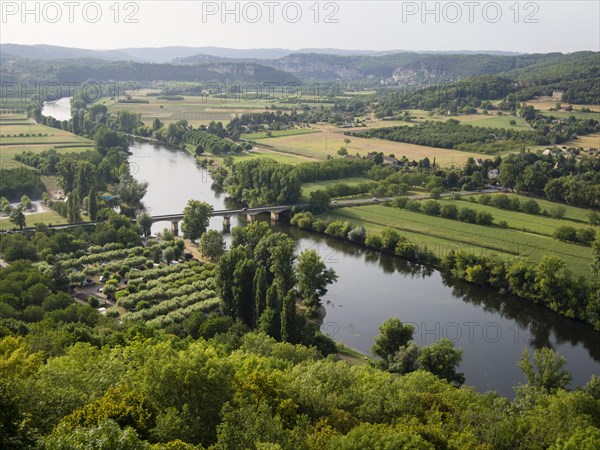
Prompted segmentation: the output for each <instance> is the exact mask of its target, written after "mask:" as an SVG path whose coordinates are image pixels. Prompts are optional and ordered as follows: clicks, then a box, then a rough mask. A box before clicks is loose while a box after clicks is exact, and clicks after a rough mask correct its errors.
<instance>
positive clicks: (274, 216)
mask: <svg viewBox="0 0 600 450" xmlns="http://www.w3.org/2000/svg"><path fill="white" fill-rule="evenodd" d="M271 220H279V213H278V212H275V211H271Z"/></svg>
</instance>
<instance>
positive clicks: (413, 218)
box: [322, 205, 593, 279]
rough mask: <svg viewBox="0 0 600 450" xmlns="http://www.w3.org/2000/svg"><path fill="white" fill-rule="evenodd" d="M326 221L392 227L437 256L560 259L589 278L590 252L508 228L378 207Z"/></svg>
mask: <svg viewBox="0 0 600 450" xmlns="http://www.w3.org/2000/svg"><path fill="white" fill-rule="evenodd" d="M322 217H323V218H324V219H327V220H342V221H346V220H347V221H349V222H351V223H352V224H354V225H358V226H360V225H363V226H364V227H365V228H366V229H367V230H368V231H370V232H381V231H382V230H383V229H384V228H386V227H392V228H395V229H397V230H398V231H400V232H401V234H402V235H404V236H406V237H407V238H408V239H410V240H412V241H413V242H415V243H417V244H419V245H426V246H427V247H428V248H429V249H430V250H432V251H433V252H434V253H435V254H436V255H437V256H438V257H443V256H444V255H445V254H447V253H448V252H449V251H451V250H453V249H459V248H460V249H463V250H466V251H468V252H473V253H474V254H477V255H485V256H491V255H497V256H499V257H502V258H513V259H514V258H519V259H524V260H527V261H531V262H532V263H537V262H539V261H540V260H541V259H542V258H543V257H544V256H545V255H555V256H558V257H560V258H561V259H563V260H564V261H565V262H566V264H567V267H569V268H570V269H571V270H572V271H573V273H575V274H576V275H581V276H584V277H586V278H590V279H591V278H592V277H593V275H592V272H591V268H590V266H591V263H592V250H591V248H590V247H586V246H583V245H578V244H570V243H566V242H560V241H557V240H555V239H553V238H551V237H548V236H540V235H537V234H532V233H527V232H524V231H519V230H513V229H510V228H499V227H489V226H482V225H475V224H470V223H464V222H459V221H456V220H451V219H444V218H441V217H434V216H428V215H426V214H422V213H415V212H411V211H407V210H403V209H397V208H392V207H388V206H382V205H372V206H360V207H353V208H339V209H335V210H332V211H330V212H327V213H325V214H324V215H323V216H322Z"/></svg>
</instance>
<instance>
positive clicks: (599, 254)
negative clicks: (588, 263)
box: [592, 235, 600, 277]
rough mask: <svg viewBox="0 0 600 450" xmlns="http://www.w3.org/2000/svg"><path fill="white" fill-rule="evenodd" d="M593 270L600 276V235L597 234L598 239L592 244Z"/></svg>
mask: <svg viewBox="0 0 600 450" xmlns="http://www.w3.org/2000/svg"><path fill="white" fill-rule="evenodd" d="M592 255H593V260H592V270H593V271H594V273H595V274H596V275H597V276H598V277H600V235H598V236H596V240H595V241H594V243H593V244H592Z"/></svg>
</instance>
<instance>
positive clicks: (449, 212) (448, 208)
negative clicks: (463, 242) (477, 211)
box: [440, 203, 458, 220]
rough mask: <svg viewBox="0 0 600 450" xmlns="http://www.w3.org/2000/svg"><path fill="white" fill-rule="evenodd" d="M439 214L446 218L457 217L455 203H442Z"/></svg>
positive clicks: (454, 218)
mask: <svg viewBox="0 0 600 450" xmlns="http://www.w3.org/2000/svg"><path fill="white" fill-rule="evenodd" d="M440 215H441V216H442V217H445V218H446V219H453V220H456V219H457V218H458V208H457V207H456V205H453V204H451V203H446V204H444V205H442V209H441V211H440Z"/></svg>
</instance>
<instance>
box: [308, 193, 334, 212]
mask: <svg viewBox="0 0 600 450" xmlns="http://www.w3.org/2000/svg"><path fill="white" fill-rule="evenodd" d="M330 203H331V198H330V197H329V194H327V192H325V191H324V190H317V191H314V192H311V193H310V199H309V201H308V209H310V210H311V211H312V212H314V213H315V214H320V213H322V212H325V211H327V208H329V204H330Z"/></svg>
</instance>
